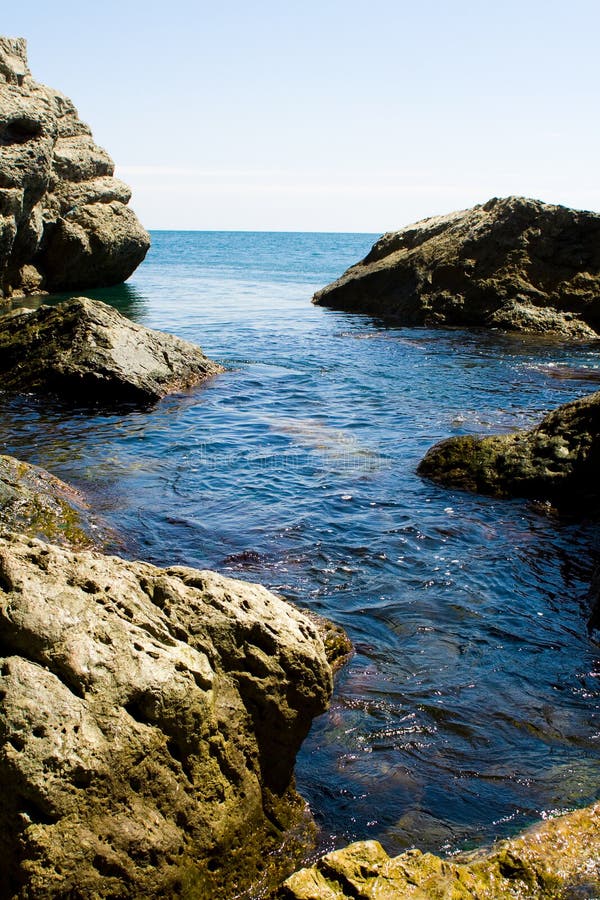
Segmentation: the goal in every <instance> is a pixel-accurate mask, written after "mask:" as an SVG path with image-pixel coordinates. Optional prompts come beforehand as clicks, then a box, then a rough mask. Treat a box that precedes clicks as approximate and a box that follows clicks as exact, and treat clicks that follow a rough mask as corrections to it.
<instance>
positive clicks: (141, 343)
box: [0, 297, 223, 405]
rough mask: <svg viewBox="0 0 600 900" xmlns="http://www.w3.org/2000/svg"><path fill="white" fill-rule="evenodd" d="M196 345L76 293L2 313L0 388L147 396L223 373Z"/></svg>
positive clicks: (76, 396) (114, 398) (133, 398)
mask: <svg viewBox="0 0 600 900" xmlns="http://www.w3.org/2000/svg"><path fill="white" fill-rule="evenodd" d="M222 371H223V369H222V367H221V366H219V365H218V364H217V363H214V362H212V360H210V359H208V357H206V356H205V355H204V354H203V352H202V350H201V349H200V347H197V346H195V345H194V344H190V343H188V342H187V341H183V340H181V339H180V338H177V337H174V336H173V335H170V334H165V333H164V332H161V331H152V330H150V329H148V328H144V327H143V326H142V325H138V324H136V323H135V322H132V321H131V320H129V319H127V318H125V317H124V316H122V315H121V314H120V313H119V312H117V310H116V309H114V308H113V307H111V306H108V305H107V304H106V303H102V302H101V301H99V300H90V299H88V298H86V297H76V298H74V299H72V300H68V301H66V302H64V303H60V304H59V305H57V306H42V307H40V308H39V309H37V310H35V312H32V311H30V310H27V309H19V310H15V311H13V312H11V313H7V314H5V315H4V316H0V388H2V389H3V390H10V391H33V392H36V393H44V394H48V393H53V394H57V395H58V396H60V397H63V398H67V399H72V400H76V401H77V402H79V403H81V404H84V405H87V404H94V403H104V404H111V405H112V404H115V403H121V402H133V403H149V402H153V401H155V400H158V399H159V398H160V397H164V396H165V395H166V394H169V393H172V392H174V391H181V390H185V389H187V388H189V387H191V386H193V385H195V384H198V383H199V382H200V381H202V380H203V379H204V378H206V377H208V376H209V375H214V374H215V373H217V372H222Z"/></svg>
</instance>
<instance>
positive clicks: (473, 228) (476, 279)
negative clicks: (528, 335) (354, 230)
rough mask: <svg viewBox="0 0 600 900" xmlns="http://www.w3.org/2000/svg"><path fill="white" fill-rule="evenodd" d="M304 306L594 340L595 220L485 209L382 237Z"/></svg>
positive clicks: (598, 251)
mask: <svg viewBox="0 0 600 900" xmlns="http://www.w3.org/2000/svg"><path fill="white" fill-rule="evenodd" d="M313 302H314V303H317V304H320V305H322V306H329V307H333V308H335V309H344V310H349V311H353V312H354V311H356V312H366V313H372V314H375V315H380V316H383V317H387V318H390V319H393V320H394V321H396V322H398V323H399V324H404V325H427V326H430V325H451V326H452V325H457V326H484V327H488V328H500V329H504V330H508V331H523V332H532V333H543V334H546V333H547V334H558V335H563V336H566V337H570V338H596V337H598V336H600V215H598V214H596V213H592V212H580V211H578V210H573V209H567V208H566V207H563V206H552V205H550V204H547V203H542V202H541V201H539V200H529V199H526V198H523V197H508V198H506V199H493V200H489V201H488V202H487V203H484V204H483V205H480V206H475V207H473V208H472V209H468V210H464V211H461V212H454V213H451V214H450V215H446V216H436V217H433V218H429V219H423V220H422V221H421V222H417V223H416V224H414V225H409V226H407V227H406V228H403V229H402V230H401V231H396V232H391V233H389V234H385V235H384V236H383V237H382V238H381V239H380V240H378V241H377V242H376V243H375V244H374V246H373V248H372V249H371V251H370V252H369V254H368V255H367V256H366V257H365V259H364V260H362V262H359V263H357V264H356V265H354V266H352V267H351V268H350V269H348V271H347V272H345V273H344V274H343V275H342V276H341V278H339V279H338V280H337V281H335V282H333V284H330V285H329V286H328V287H325V288H323V290H321V291H319V292H318V293H316V294H315V296H314V301H313Z"/></svg>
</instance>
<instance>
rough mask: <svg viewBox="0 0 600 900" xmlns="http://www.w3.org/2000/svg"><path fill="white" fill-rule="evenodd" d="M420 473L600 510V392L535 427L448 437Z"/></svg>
mask: <svg viewBox="0 0 600 900" xmlns="http://www.w3.org/2000/svg"><path fill="white" fill-rule="evenodd" d="M418 472H419V474H420V475H423V476H424V477H426V478H431V479H432V480H433V481H437V482H439V483H441V484H445V485H447V486H449V487H457V488H460V489H462V490H469V491H480V492H481V493H485V494H492V495H495V496H499V497H508V496H516V497H532V498H536V499H541V500H549V501H551V502H552V503H554V504H556V505H559V506H564V507H568V508H571V509H578V510H580V511H581V512H584V513H594V512H597V511H598V510H599V509H600V478H599V477H598V474H599V473H600V391H596V392H594V393H593V394H589V395H588V396H587V397H583V398H582V399H581V400H575V401H573V402H572V403H566V404H565V405H564V406H559V407H558V409H556V410H554V411H553V412H551V413H549V414H548V415H547V416H546V417H545V418H544V419H542V421H541V422H540V424H539V425H538V426H537V427H535V428H533V429H531V430H530V431H517V432H515V433H513V434H505V435H495V436H492V437H472V436H470V435H464V436H460V437H452V438H448V439H447V440H445V441H442V442H441V443H439V444H436V445H435V447H432V448H431V450H429V451H428V452H427V454H426V455H425V457H424V458H423V460H422V461H421V463H420V464H419V467H418Z"/></svg>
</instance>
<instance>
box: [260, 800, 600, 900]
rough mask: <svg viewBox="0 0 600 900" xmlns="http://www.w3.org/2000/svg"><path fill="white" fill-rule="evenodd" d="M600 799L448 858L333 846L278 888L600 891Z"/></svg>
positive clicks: (371, 892)
mask: <svg viewBox="0 0 600 900" xmlns="http://www.w3.org/2000/svg"><path fill="white" fill-rule="evenodd" d="M599 891H600V803H596V804H595V805H593V806H591V807H588V808H587V809H583V810H578V811H576V812H573V813H569V814H567V815H564V816H559V817H557V818H555V819H550V820H547V821H546V822H544V823H542V824H541V825H539V826H537V827H536V828H534V829H532V830H531V831H528V832H525V833H524V834H522V835H520V836H519V837H517V838H514V839H513V840H510V841H503V842H502V843H500V844H498V845H496V846H495V847H494V848H492V850H491V851H489V852H487V853H482V852H479V853H472V854H465V855H463V856H461V857H458V858H457V857H455V858H453V859H452V860H443V859H440V858H439V857H438V856H434V855H433V854H432V853H421V852H420V851H419V850H409V851H407V852H406V853H403V854H401V855H400V856H397V857H395V858H393V859H390V857H389V856H388V855H387V853H386V852H385V851H384V850H383V848H382V846H381V844H379V843H377V841H361V842H358V843H355V844H350V845H349V846H348V847H346V848H345V849H343V850H336V851H334V852H333V853H328V854H327V856H324V857H323V858H322V859H320V860H319V861H318V862H317V864H316V865H315V866H313V867H312V868H309V869H301V870H300V871H299V872H296V873H295V874H294V875H292V876H291V878H289V879H288V880H287V881H286V882H285V884H284V885H283V887H282V888H281V889H280V890H279V891H278V892H277V897H278V898H281V900H345V898H347V897H348V898H350V897H352V898H354V900H356V898H360V900H369V898H373V900H375V898H377V900H450V898H452V900H506V898H510V897H512V898H515V900H517V898H522V900H525V898H528V900H550V898H554V900H558V898H560V897H562V898H565V900H566V898H567V897H570V898H573V900H574V898H576V897H579V898H582V900H583V898H592V897H598V896H600V893H599Z"/></svg>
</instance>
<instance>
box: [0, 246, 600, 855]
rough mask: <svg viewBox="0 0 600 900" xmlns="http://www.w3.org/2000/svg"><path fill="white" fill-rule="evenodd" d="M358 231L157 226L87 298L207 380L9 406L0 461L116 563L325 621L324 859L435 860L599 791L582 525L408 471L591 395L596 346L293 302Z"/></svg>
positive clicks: (318, 765)
mask: <svg viewBox="0 0 600 900" xmlns="http://www.w3.org/2000/svg"><path fill="white" fill-rule="evenodd" d="M374 238H375V236H374V235H360V234H281V233H274V234H266V233H258V234H252V233H225V232H155V233H154V234H153V244H152V249H151V251H150V253H149V256H148V258H147V260H146V262H145V263H144V264H143V265H142V267H141V268H140V269H139V270H138V271H137V272H136V274H135V275H134V277H133V278H132V279H131V281H130V282H129V283H128V284H127V285H125V286H122V287H120V288H115V289H111V290H105V291H94V292H90V293H91V295H93V296H97V297H100V298H103V299H105V300H107V301H108V302H111V303H114V304H115V305H116V306H117V307H118V308H120V309H121V311H122V312H124V313H125V314H126V315H128V316H130V317H131V318H133V319H135V320H136V321H139V322H141V323H143V324H145V325H148V326H151V327H154V328H160V329H163V330H165V331H170V332H173V333H176V334H178V335H180V336H181V337H184V338H186V339H188V340H191V341H194V342H196V343H199V344H201V346H202V347H203V349H204V350H205V352H206V353H207V354H208V355H209V356H211V357H212V358H213V359H216V360H219V361H220V362H222V363H223V364H224V365H225V366H226V367H227V371H226V372H225V373H224V374H223V375H220V376H218V377H215V378H213V379H212V380H210V381H209V382H208V383H206V384H205V385H204V386H202V387H201V388H199V389H197V390H194V391H192V392H190V393H188V394H186V395H183V396H173V397H169V398H167V399H165V400H163V401H162V402H160V403H159V404H157V405H156V406H155V407H154V408H153V409H152V410H151V411H148V410H146V411H141V412H140V411H134V412H128V413H123V412H121V413H119V414H107V413H106V412H91V411H89V410H85V409H80V410H75V411H74V412H72V413H67V412H66V411H65V409H64V408H63V407H61V406H59V405H54V404H52V403H49V402H48V401H39V400H35V399H34V398H16V399H10V398H7V397H4V398H3V399H2V405H3V415H2V417H1V422H0V442H1V443H0V449H1V451H2V452H5V453H10V454H13V455H15V456H18V457H21V458H23V459H26V460H28V461H30V462H34V463H38V464H41V465H43V466H45V467H46V468H48V469H50V470H51V471H52V472H54V473H55V474H56V475H58V476H59V477H61V478H63V479H64V480H66V481H68V482H71V483H74V484H75V485H77V486H78V487H79V488H80V489H81V490H83V492H84V493H85V494H86V495H87V496H88V498H89V499H90V501H91V502H92V505H93V507H94V509H95V510H96V512H97V514H98V515H100V516H101V517H102V518H103V519H104V520H105V521H106V522H107V523H108V524H109V525H110V526H111V527H112V528H113V529H114V530H115V531H116V532H117V533H119V534H120V535H122V536H123V538H122V541H123V543H122V545H121V546H120V547H119V549H120V550H121V552H125V553H126V554H128V555H130V556H132V557H139V558H143V559H147V560H149V561H152V562H155V563H157V564H159V565H163V564H165V565H166V564H175V563H184V564H187V565H192V566H198V567H205V568H206V567H211V568H216V569H218V570H220V571H222V572H225V573H228V574H230V575H233V576H236V577H241V578H245V579H248V580H255V581H259V582H262V583H263V584H265V585H267V586H268V587H269V588H271V589H273V590H275V591H277V592H279V593H281V594H282V595H284V596H286V597H288V598H290V599H292V600H293V601H294V602H296V603H297V604H299V605H300V606H305V607H309V608H311V609H314V610H315V611H317V612H319V613H322V614H324V615H326V616H328V617H329V618H331V619H333V620H334V621H335V622H338V623H340V624H341V625H343V626H344V627H345V628H346V630H347V631H348V634H349V635H350V637H351V638H352V641H353V642H354V645H355V648H356V652H355V655H354V656H353V658H352V660H351V662H350V663H349V665H348V666H347V667H346V669H345V670H344V671H343V672H342V674H341V675H340V676H339V678H338V680H337V684H336V690H335V696H334V700H333V703H332V706H331V710H330V712H328V713H327V714H326V715H325V716H323V717H322V718H321V719H320V720H318V721H317V722H316V723H315V725H314V727H313V730H312V732H311V734H310V735H309V738H308V740H307V741H306V743H305V745H304V747H303V749H302V751H301V753H300V756H299V759H298V766H297V780H298V787H299V789H300V791H301V793H302V794H303V795H304V796H305V797H306V798H307V800H308V801H309V803H310V806H311V808H312V810H313V813H314V815H315V816H316V819H317V821H318V823H319V825H320V828H321V847H322V848H331V847H333V846H338V845H340V844H342V843H345V842H347V841H348V840H350V839H356V838H377V839H379V840H381V841H382V843H383V844H384V846H385V847H386V849H387V850H388V851H389V852H391V853H394V852H400V851H401V850H402V849H404V848H406V847H409V846H412V845H415V844H416V845H418V846H420V847H421V848H423V849H431V850H446V851H453V850H455V849H457V848H461V847H465V846H471V845H474V844H478V843H482V842H485V841H490V840H492V839H493V838H495V837H497V836H504V835H506V834H509V833H511V832H514V831H516V830H518V829H519V828H521V827H523V826H524V825H526V824H528V823H529V822H531V821H532V820H534V819H536V818H539V817H540V816H546V815H548V814H550V813H552V812H554V811H556V810H562V809H567V808H572V807H574V806H577V805H581V804H584V803H587V802H591V801H592V800H593V799H595V798H596V797H598V796H600V787H599V784H600V779H599V777H598V776H599V761H600V716H599V709H600V645H599V642H598V633H597V632H593V631H592V632H589V631H588V629H587V626H586V623H587V618H588V615H589V611H590V600H589V598H588V585H589V578H590V572H591V565H592V558H593V555H594V552H595V548H597V545H598V528H597V526H595V525H594V524H593V523H586V522H583V523H578V522H570V521H564V520H558V519H556V518H555V517H552V516H550V515H548V514H547V512H545V511H544V510H543V509H541V508H539V507H536V506H535V505H533V504H531V503H528V502H526V501H520V500H514V501H504V502H502V501H499V500H494V499H490V498H485V497H478V496H473V495H469V494H464V493H460V492H456V491H448V490H445V489H443V488H441V487H436V486H433V485H432V484H430V483H428V482H426V481H423V480H422V479H420V478H419V477H418V476H417V475H416V472H415V470H416V466H417V464H418V462H419V460H420V459H421V457H422V456H423V455H424V453H425V451H426V450H427V449H428V447H430V446H431V445H432V444H433V443H435V442H436V441H438V440H440V439H441V438H444V437H447V436H449V435H453V434H467V433H478V434H490V433H495V432H503V431H507V430H510V429H513V428H515V427H525V426H529V425H530V424H532V423H534V422H535V421H537V420H538V419H539V418H540V417H541V416H542V414H543V413H544V412H546V411H547V410H548V409H549V408H551V407H553V406H556V405H558V404H560V403H564V402H567V401H568V400H571V399H574V398H576V397H578V396H581V395H583V394H585V393H586V392H589V391H591V390H594V389H595V388H597V387H598V381H599V380H600V351H599V348H598V345H597V344H595V345H594V344H589V345H581V346H578V347H569V346H567V345H562V344H561V343H557V342H554V341H543V340H533V339H530V338H524V337H508V336H506V335H502V334H499V333H483V332H469V331H463V330H454V329H447V330H428V329H425V328H417V329H414V328H413V329H408V328H400V327H386V326H385V325H384V324H382V323H379V322H377V321H374V320H373V319H372V318H370V317H367V316H361V315H349V314H345V313H342V312H336V311H331V310H327V309H322V308H318V307H315V306H313V305H311V303H310V299H311V296H312V293H313V292H314V291H315V290H316V289H318V288H320V287H322V286H323V285H325V284H326V283H328V282H329V281H331V280H332V279H334V278H335V277H337V276H338V275H339V274H340V273H341V272H342V271H343V270H344V269H345V268H346V267H347V266H348V265H349V264H351V263H352V262H355V261H356V260H358V259H359V258H361V257H362V256H363V255H364V254H365V253H366V251H367V250H368V249H369V247H370V246H371V244H372V242H373V240H374Z"/></svg>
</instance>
